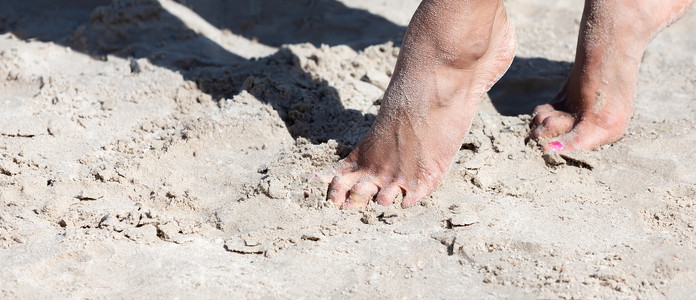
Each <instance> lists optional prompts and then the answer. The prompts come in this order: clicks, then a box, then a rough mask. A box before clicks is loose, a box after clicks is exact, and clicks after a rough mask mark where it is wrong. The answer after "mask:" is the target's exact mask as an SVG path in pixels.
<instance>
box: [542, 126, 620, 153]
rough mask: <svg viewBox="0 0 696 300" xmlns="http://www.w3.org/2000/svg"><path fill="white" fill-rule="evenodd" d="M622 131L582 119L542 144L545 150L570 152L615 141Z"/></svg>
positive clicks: (589, 148)
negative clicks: (567, 130) (568, 130)
mask: <svg viewBox="0 0 696 300" xmlns="http://www.w3.org/2000/svg"><path fill="white" fill-rule="evenodd" d="M620 137H621V133H620V132H619V133H618V134H616V133H614V132H610V131H607V130H605V129H603V128H601V127H598V126H595V125H594V124H591V123H589V122H585V121H581V122H579V123H578V124H577V125H575V127H573V129H572V130H571V131H570V132H568V133H566V134H563V135H561V136H559V137H558V138H555V139H554V140H553V141H551V142H549V143H547V144H545V145H543V146H542V150H543V151H558V152H561V153H568V152H572V151H575V150H591V149H593V148H595V147H598V146H601V145H604V144H609V143H612V142H615V141H616V140H618V139H619V138H620Z"/></svg>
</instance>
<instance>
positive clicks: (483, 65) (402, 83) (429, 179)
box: [326, 0, 516, 208]
mask: <svg viewBox="0 0 696 300" xmlns="http://www.w3.org/2000/svg"><path fill="white" fill-rule="evenodd" d="M515 48H516V40H515V35H514V30H513V28H512V25H511V24H510V22H509V21H508V19H507V16H506V14H505V10H504V8H503V3H502V0H493V1H491V0H449V1H442V0H425V1H423V2H421V5H420V6H419V7H418V10H417V11H416V13H415V14H414V16H413V19H412V20H411V23H410V24H409V27H408V30H407V32H406V36H405V38H404V43H403V46H402V48H401V53H400V54H399V58H398V61H397V64H396V68H395V71H394V76H393V77H392V80H391V82H390V83H389V87H388V88H387V91H386V92H385V95H384V100H383V101H382V107H381V108H380V111H379V114H378V116H377V119H376V121H375V123H374V124H373V125H372V128H371V129H370V131H369V133H368V134H367V136H366V137H365V138H364V139H363V140H362V141H361V142H360V143H359V145H358V147H357V148H355V150H353V152H351V153H350V155H348V157H346V158H345V159H344V160H342V161H340V162H339V163H338V164H337V165H336V166H335V168H334V172H333V173H332V174H331V175H329V176H328V177H326V178H327V179H331V178H332V176H333V178H332V179H331V180H330V181H331V185H330V187H329V196H328V198H329V200H331V201H332V202H333V203H335V204H336V205H337V206H339V207H343V208H359V207H364V206H365V205H367V204H368V202H369V201H370V200H371V199H373V198H374V197H375V195H376V197H377V201H378V203H380V204H382V205H391V204H392V203H393V201H394V199H395V198H396V197H397V196H398V195H399V194H403V195H404V200H403V202H402V206H403V207H408V206H411V205H413V204H415V203H417V202H419V201H420V200H421V199H423V198H424V197H425V196H427V195H428V194H429V193H430V192H432V191H433V190H434V189H435V188H436V187H437V184H438V182H439V181H440V179H441V178H442V176H443V175H444V173H445V172H446V171H447V169H448V168H449V166H450V165H451V163H452V159H453V157H454V155H455V154H456V153H457V151H458V150H459V147H460V146H461V141H462V139H463V138H464V136H465V135H466V134H467V132H468V130H469V126H470V125H471V120H472V117H473V114H474V112H475V109H476V107H477V105H478V103H479V102H480V100H481V99H482V97H483V96H484V94H485V93H486V92H487V91H488V89H490V87H491V86H492V85H493V84H494V83H495V82H496V81H497V80H498V79H499V78H500V77H501V76H502V75H503V73H505V71H506V70H507V68H508V67H509V66H510V63H511V62H512V59H513V57H514V52H515Z"/></svg>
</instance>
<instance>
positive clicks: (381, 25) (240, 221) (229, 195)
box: [0, 0, 696, 299]
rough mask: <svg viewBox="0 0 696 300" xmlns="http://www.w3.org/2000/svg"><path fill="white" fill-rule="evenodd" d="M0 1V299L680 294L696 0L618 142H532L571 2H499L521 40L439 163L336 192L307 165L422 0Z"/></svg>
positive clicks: (559, 77) (695, 69)
mask: <svg viewBox="0 0 696 300" xmlns="http://www.w3.org/2000/svg"><path fill="white" fill-rule="evenodd" d="M8 2H10V1H5V2H3V3H2V4H0V270H2V272H0V297H1V298H3V299H7V298H39V297H47V298H136V297H137V298H194V297H196V298H223V297H224V298H228V297H234V298H372V297H377V298H404V297H405V298H456V299H460V298H495V299H499V298H530V299H536V298H636V297H639V298H651V299H655V298H657V299H659V298H673V299H677V298H688V297H693V295H695V294H696V285H694V282H696V229H695V228H694V227H696V152H694V151H693V149H694V148H695V147H696V133H694V130H693V129H694V128H696V119H694V115H696V102H695V101H694V99H695V98H696V96H694V95H696V77H695V76H694V74H696V55H694V53H693V49H696V35H694V34H693V28H696V10H694V9H692V10H690V11H689V12H688V13H687V14H686V16H685V17H684V18H683V19H682V20H680V21H679V22H677V23H676V24H674V25H673V26H672V27H670V28H669V29H667V30H666V31H665V32H663V33H662V34H661V35H659V36H658V37H657V38H656V40H655V41H653V43H652V44H651V45H650V46H649V47H648V49H647V50H646V53H645V56H644V57H643V63H642V66H641V71H640V74H639V78H638V82H639V83H638V96H637V99H636V109H635V113H634V116H633V119H632V120H631V123H630V125H629V128H628V131H627V134H626V135H625V137H624V138H623V139H621V140H620V141H618V142H616V143H614V144H612V145H610V146H605V147H602V148H601V149H597V150H596V151H588V152H578V153H573V154H569V155H544V154H543V153H541V151H540V150H539V149H538V147H537V146H536V145H535V143H534V142H533V141H528V139H527V135H528V132H529V122H530V113H531V110H532V108H533V107H534V106H535V105H537V104H539V103H544V102H545V101H548V100H549V99H550V98H551V97H553V95H554V94H555V92H556V91H557V90H558V88H559V87H560V86H561V85H562V84H563V82H564V80H565V77H566V76H567V74H568V72H569V70H570V67H571V65H572V60H573V58H574V49H575V43H576V37H577V30H578V26H579V21H580V16H581V12H582V6H583V3H582V1H572V2H571V1H560V2H557V3H556V2H554V3H551V2H549V1H543V0H509V1H505V5H506V7H507V9H508V14H509V16H510V18H511V20H512V22H513V23H514V24H515V26H516V31H517V36H518V40H519V44H520V46H519V49H518V51H517V54H516V58H515V61H514V63H513V64H512V66H511V68H510V70H509V71H508V73H507V74H506V76H505V77H503V79H502V80H501V81H500V82H499V83H498V84H497V85H496V86H495V87H494V88H493V89H492V90H491V92H490V93H489V95H488V96H489V97H486V99H484V101H483V104H482V105H481V107H480V108H479V113H478V115H477V117H476V118H475V120H474V124H473V126H472V128H471V132H470V134H469V135H468V136H467V138H466V140H465V141H464V143H463V145H462V148H461V150H460V151H459V153H458V154H457V157H456V158H455V161H454V163H453V165H452V167H451V169H450V171H449V173H448V174H447V176H446V178H445V179H444V181H443V182H442V184H441V185H440V187H439V188H438V189H437V191H436V192H434V193H433V194H432V195H431V196H429V197H428V198H426V199H425V200H424V201H423V202H422V204H421V205H417V206H415V207H413V208H410V209H406V210H403V209H400V208H397V207H382V206H379V205H377V204H375V203H371V204H370V205H369V206H368V207H367V208H366V209H364V210H361V211H340V210H338V209H336V208H333V207H332V206H331V205H329V203H327V202H326V201H325V196H326V195H325V194H326V188H327V186H326V185H325V184H323V183H321V182H318V181H317V180H314V179H312V177H313V176H312V175H313V174H314V173H315V172H317V171H319V170H321V169H323V168H325V167H327V166H331V165H332V164H333V163H335V162H336V161H337V160H338V159H340V158H341V157H343V156H345V155H346V154H347V153H348V152H349V151H350V150H351V149H352V147H354V146H355V145H356V143H357V142H358V141H359V140H360V138H361V137H362V136H363V135H364V134H365V133H366V132H367V130H368V128H369V126H370V124H371V123H372V122H373V121H374V118H375V115H376V113H377V111H378V110H379V103H380V97H381V96H382V93H383V92H384V89H385V88H386V86H387V84H388V82H389V78H390V76H391V75H392V74H391V72H392V69H393V67H394V64H395V62H396V57H397V55H398V52H399V45H400V42H401V39H402V36H403V33H404V31H405V28H406V25H407V24H408V20H409V18H410V16H411V14H412V13H413V11H414V10H415V8H416V7H417V5H418V1H416V0H403V1H399V0H379V1H370V0H352V1H351V0H342V1H333V0H317V1H283V0H266V1H252V0H249V1H242V0H235V1H222V0H182V1H178V2H174V1H172V0H160V1H155V0H115V1H113V3H112V1H110V0H109V1H107V0H102V1H78V0H73V1H68V0H63V1H53V0H40V1H24V2H23V3H22V2H19V1H13V2H17V3H12V4H10V3H8Z"/></svg>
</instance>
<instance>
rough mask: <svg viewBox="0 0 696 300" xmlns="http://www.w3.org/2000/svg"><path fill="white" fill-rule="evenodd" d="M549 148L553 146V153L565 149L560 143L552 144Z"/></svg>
mask: <svg viewBox="0 0 696 300" xmlns="http://www.w3.org/2000/svg"><path fill="white" fill-rule="evenodd" d="M549 146H551V149H552V150H553V151H558V150H561V149H563V144H561V143H560V142H550V143H549Z"/></svg>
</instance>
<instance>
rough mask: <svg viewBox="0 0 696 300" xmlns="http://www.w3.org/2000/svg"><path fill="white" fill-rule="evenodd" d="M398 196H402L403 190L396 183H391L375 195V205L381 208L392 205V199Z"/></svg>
mask: <svg viewBox="0 0 696 300" xmlns="http://www.w3.org/2000/svg"><path fill="white" fill-rule="evenodd" d="M399 195H403V190H402V188H401V186H399V185H398V184H396V183H392V184H390V185H387V186H386V187H384V188H382V190H381V191H379V194H377V203H379V204H380V205H383V206H389V205H392V204H394V199H396V197H398V196H399Z"/></svg>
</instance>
